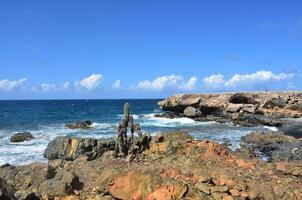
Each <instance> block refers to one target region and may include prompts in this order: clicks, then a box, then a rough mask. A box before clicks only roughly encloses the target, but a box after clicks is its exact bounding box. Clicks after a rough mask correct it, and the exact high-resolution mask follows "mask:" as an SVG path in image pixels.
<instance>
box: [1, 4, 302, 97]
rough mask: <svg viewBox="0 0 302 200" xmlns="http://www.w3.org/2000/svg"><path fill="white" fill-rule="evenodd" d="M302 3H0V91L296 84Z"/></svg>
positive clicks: (155, 93) (74, 93)
mask: <svg viewBox="0 0 302 200" xmlns="http://www.w3.org/2000/svg"><path fill="white" fill-rule="evenodd" d="M301 10H302V2H301V1H276V0H267V1H260V0H259V1H256V0H254V1H239V0H238V1H232V0H230V1H213V0H211V1H210V0H209V1H190V0H188V1H178V0H173V1H168V0H166V1H157V0H152V1H145V0H137V1H131V0H128V1H122V0H120V1H116V0H107V1H105V0H103V1H97V0H95V1H93V0H91V1H84V0H83V1H80V0H76V1H69V0H60V1H59V0H54V1H50V0H49V1H46V0H36V1H33V0H26V1H14V0H2V1H1V2H0V27H1V28H0V99H53V98H57V99H60V98H64V99H65V98H162V97H167V96H169V95H171V94H174V93H182V92H227V91H245V90H249V91H250V90H253V91H254V90H261V91H263V90H301V89H302V81H301V79H302V76H301V74H302V71H301V70H302V12H301Z"/></svg>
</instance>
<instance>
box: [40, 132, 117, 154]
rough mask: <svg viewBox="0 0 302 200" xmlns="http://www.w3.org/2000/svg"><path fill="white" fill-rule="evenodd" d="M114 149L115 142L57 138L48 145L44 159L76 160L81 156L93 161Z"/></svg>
mask: <svg viewBox="0 0 302 200" xmlns="http://www.w3.org/2000/svg"><path fill="white" fill-rule="evenodd" d="M114 149H115V141H114V140H106V139H99V140H97V139H92V138H70V137H57V138H55V139H54V140H52V141H51V142H50V143H49V144H48V145H47V148H46V150H45V152H44V157H45V158H47V159H49V160H55V159H62V160H75V159H76V158H77V157H78V156H79V155H85V156H87V158H88V160H93V159H96V158H99V157H101V156H102V154H103V153H104V152H106V151H111V150H114Z"/></svg>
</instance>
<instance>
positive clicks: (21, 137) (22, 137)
mask: <svg viewBox="0 0 302 200" xmlns="http://www.w3.org/2000/svg"><path fill="white" fill-rule="evenodd" d="M33 138H34V136H33V135H32V134H31V133H29V132H24V133H16V134H14V135H12V136H11V137H10V141H11V142H23V141H26V140H30V139H33Z"/></svg>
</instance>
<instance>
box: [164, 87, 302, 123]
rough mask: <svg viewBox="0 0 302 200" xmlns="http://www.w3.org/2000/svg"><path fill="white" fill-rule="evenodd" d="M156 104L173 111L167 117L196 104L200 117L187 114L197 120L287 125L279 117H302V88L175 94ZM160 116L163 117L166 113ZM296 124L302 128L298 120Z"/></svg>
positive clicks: (176, 114) (178, 113)
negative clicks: (276, 90)
mask: <svg viewBox="0 0 302 200" xmlns="http://www.w3.org/2000/svg"><path fill="white" fill-rule="evenodd" d="M158 105H159V106H161V107H162V109H163V110H164V111H169V112H174V113H173V114H169V115H168V116H169V117H170V118H171V117H174V116H177V117H182V116H184V115H185V110H186V109H187V108H188V109H189V110H193V108H195V109H196V110H197V112H198V113H202V117H197V118H196V117H195V116H194V115H192V116H191V115H187V117H191V118H194V119H196V120H200V121H206V120H210V119H213V118H215V120H216V121H233V122H235V123H238V124H240V125H255V124H263V125H269V126H281V125H284V126H286V125H287V123H290V121H289V120H287V121H284V120H281V119H284V118H301V117H302V109H301V105H302V92H258V93H256V92H255V93H252V92H251V93H223V94H177V95H174V96H171V97H169V98H167V99H165V100H163V101H160V102H158ZM186 112H187V111H186ZM195 112H196V111H195ZM213 116H214V117H213ZM159 117H165V114H163V115H160V116H159ZM283 122H284V124H283ZM296 126H299V127H298V128H299V129H302V125H301V123H300V124H299V125H298V124H296ZM296 128H297V127H296Z"/></svg>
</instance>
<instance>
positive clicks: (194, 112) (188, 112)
mask: <svg viewBox="0 0 302 200" xmlns="http://www.w3.org/2000/svg"><path fill="white" fill-rule="evenodd" d="M201 115H202V113H201V111H200V110H198V109H197V108H194V107H192V106H188V107H187V108H186V109H185V110H184V116H185V117H190V118H194V117H200V116H201Z"/></svg>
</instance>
